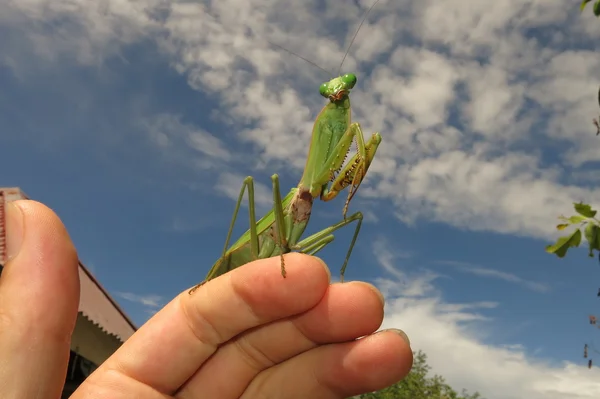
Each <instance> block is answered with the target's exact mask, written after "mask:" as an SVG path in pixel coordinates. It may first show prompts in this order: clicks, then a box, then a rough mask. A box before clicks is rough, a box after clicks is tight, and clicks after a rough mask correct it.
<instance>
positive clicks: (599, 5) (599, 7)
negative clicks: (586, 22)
mask: <svg viewBox="0 0 600 399" xmlns="http://www.w3.org/2000/svg"><path fill="white" fill-rule="evenodd" d="M594 15H595V16H597V17H600V0H598V1H596V2H595V3H594Z"/></svg>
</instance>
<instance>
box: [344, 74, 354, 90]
mask: <svg viewBox="0 0 600 399" xmlns="http://www.w3.org/2000/svg"><path fill="white" fill-rule="evenodd" d="M356 81H357V79H356V75H355V74H353V73H348V74H346V75H344V76H342V82H344V84H345V85H346V86H347V88H348V89H351V88H353V87H354V85H355V84H356Z"/></svg>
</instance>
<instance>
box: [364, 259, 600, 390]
mask: <svg viewBox="0 0 600 399" xmlns="http://www.w3.org/2000/svg"><path fill="white" fill-rule="evenodd" d="M375 253H376V256H377V258H378V260H379V261H380V263H381V264H382V266H383V267H384V268H386V269H388V268H389V267H393V268H394V269H396V268H395V267H394V266H393V265H391V264H390V263H389V259H390V258H393V254H391V253H389V252H387V251H383V252H381V251H380V252H375ZM396 272H397V273H398V274H399V275H401V276H402V281H400V278H395V279H385V280H384V279H380V280H378V281H377V286H378V287H380V288H381V289H382V292H383V293H384V294H385V297H386V314H385V319H384V322H383V325H382V328H400V329H402V330H404V331H405V332H406V333H407V334H408V336H409V338H410V341H411V346H412V349H413V350H422V351H423V352H425V353H426V354H427V362H428V364H429V365H430V366H431V367H432V370H431V372H432V373H435V374H439V375H441V376H443V377H444V378H445V379H446V381H447V382H448V384H449V385H450V386H452V387H453V388H454V389H456V390H458V391H460V390H461V389H463V388H465V389H467V390H468V391H469V392H474V391H478V392H479V393H481V394H482V395H483V396H484V397H485V398H487V399H521V398H529V399H585V398H589V399H592V398H597V397H599V395H600V369H598V368H597V367H596V368H592V369H591V370H590V369H588V368H587V366H586V365H584V364H573V363H570V362H562V363H561V364H556V362H551V361H549V360H545V359H542V358H536V357H535V356H532V355H530V354H528V353H527V352H526V348H524V347H523V346H522V345H520V344H518V343H510V342H508V343H505V344H500V345H491V344H489V343H487V342H486V340H487V339H488V338H490V336H493V333H494V330H493V329H492V328H491V327H490V322H491V321H493V319H492V318H490V317H489V316H487V315H485V314H482V312H485V311H486V310H491V309H495V308H497V307H501V306H502V304H499V303H496V302H490V301H485V300H483V301H480V302H474V303H448V302H446V301H445V300H444V299H443V298H442V295H441V293H440V292H439V291H438V290H437V289H436V287H435V285H434V284H433V283H434V279H432V278H431V273H425V274H413V275H406V274H404V273H403V272H401V271H400V270H398V269H396ZM424 280H427V281H428V284H427V285H426V286H424V285H423V281H424ZM415 293H417V294H418V295H414V294H415Z"/></svg>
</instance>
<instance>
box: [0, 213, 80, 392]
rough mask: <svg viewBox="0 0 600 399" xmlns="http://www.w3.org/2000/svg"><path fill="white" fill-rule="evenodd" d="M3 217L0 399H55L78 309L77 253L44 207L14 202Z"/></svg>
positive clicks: (55, 218) (67, 359)
mask: <svg viewBox="0 0 600 399" xmlns="http://www.w3.org/2000/svg"><path fill="white" fill-rule="evenodd" d="M0 216H1V215H0ZM5 216H6V249H7V258H8V262H7V263H6V264H5V267H4V270H3V271H2V275H1V277H0V398H23V399H28V398H39V397H46V398H58V397H60V393H61V391H62V386H63V383H64V381H65V375H66V369H67V365H68V361H69V347H70V339H71V333H72V331H73V328H74V326H75V320H76V318H77V309H78V304H79V276H78V270H77V268H78V260H77V253H76V251H75V247H74V246H73V243H72V242H71V239H70V238H69V235H68V233H67V231H66V229H65V227H64V226H63V224H62V223H61V221H60V219H59V218H58V217H57V216H56V214H54V212H52V211H51V210H50V209H49V208H47V207H46V206H44V205H42V204H40V203H38V202H34V201H15V202H11V203H8V204H7V207H6V215H5Z"/></svg>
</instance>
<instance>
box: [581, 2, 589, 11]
mask: <svg viewBox="0 0 600 399" xmlns="http://www.w3.org/2000/svg"><path fill="white" fill-rule="evenodd" d="M590 1H592V0H583V1H582V2H581V5H580V6H579V11H583V9H584V8H585V5H586V4H587V3H589V2H590Z"/></svg>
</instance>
